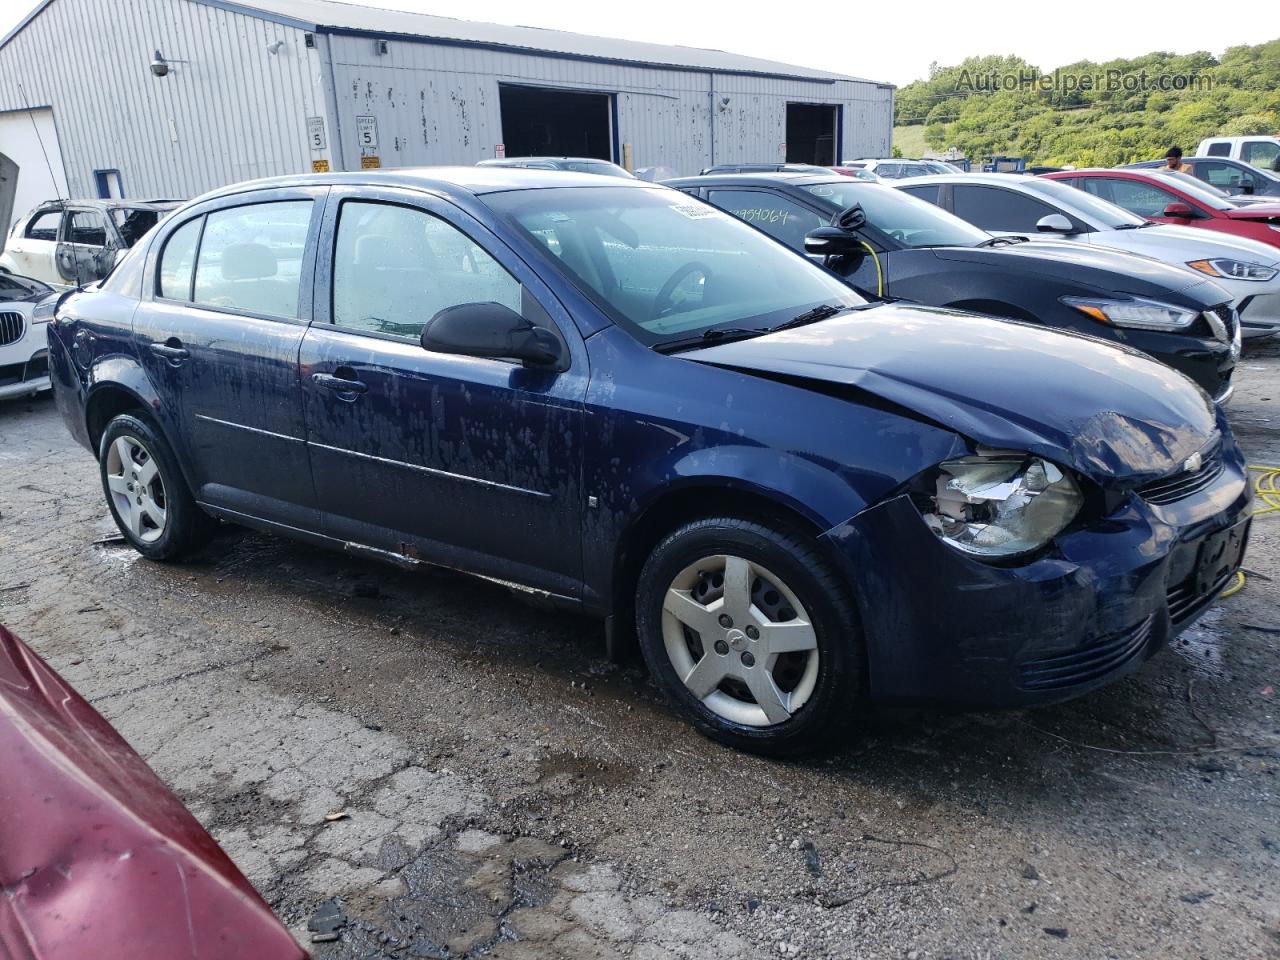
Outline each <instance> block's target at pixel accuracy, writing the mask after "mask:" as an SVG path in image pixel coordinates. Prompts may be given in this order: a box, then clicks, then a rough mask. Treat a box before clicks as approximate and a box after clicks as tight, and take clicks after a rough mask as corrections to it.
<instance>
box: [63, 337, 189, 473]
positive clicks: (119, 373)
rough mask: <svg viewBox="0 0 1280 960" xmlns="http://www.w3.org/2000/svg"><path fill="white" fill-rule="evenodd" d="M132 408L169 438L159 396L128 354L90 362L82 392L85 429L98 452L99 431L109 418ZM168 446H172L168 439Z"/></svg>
mask: <svg viewBox="0 0 1280 960" xmlns="http://www.w3.org/2000/svg"><path fill="white" fill-rule="evenodd" d="M130 409H134V410H138V411H140V412H142V413H145V414H146V415H147V416H148V417H149V418H150V419H151V420H152V422H154V423H155V424H156V427H157V428H158V429H160V430H161V431H162V432H164V433H165V435H166V439H169V432H170V431H169V430H168V425H167V424H165V423H164V422H163V417H162V416H161V415H160V412H159V411H160V398H159V397H158V396H156V393H155V391H154V390H153V389H151V382H150V381H149V380H148V379H147V375H146V373H145V372H144V371H143V369H142V368H141V367H140V366H139V365H138V363H137V361H136V360H134V359H133V358H132V357H126V356H119V355H116V356H108V357H104V358H102V359H101V360H99V361H98V362H97V363H95V364H93V366H92V367H91V368H90V371H89V376H88V389H87V390H86V391H85V399H84V418H85V430H86V432H87V433H88V437H89V442H90V444H91V445H92V448H93V453H94V456H95V457H96V456H97V455H98V443H99V441H100V440H101V439H102V431H103V430H105V429H106V427H107V424H108V423H110V422H111V419H112V417H115V416H118V415H119V414H121V413H124V412H126V411H127V410H130ZM170 445H171V446H172V445H173V441H172V439H170Z"/></svg>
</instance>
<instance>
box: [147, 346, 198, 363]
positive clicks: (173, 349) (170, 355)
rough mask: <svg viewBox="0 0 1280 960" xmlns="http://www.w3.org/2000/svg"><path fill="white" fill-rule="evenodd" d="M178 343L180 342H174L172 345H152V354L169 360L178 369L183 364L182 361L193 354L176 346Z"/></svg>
mask: <svg viewBox="0 0 1280 960" xmlns="http://www.w3.org/2000/svg"><path fill="white" fill-rule="evenodd" d="M178 342H179V341H177V340H174V341H173V342H172V343H153V344H151V352H152V353H154V354H155V355H156V356H157V357H162V358H164V359H165V360H168V361H169V362H170V363H171V364H173V365H174V366H175V367H176V366H177V365H178V364H180V363H182V361H184V360H186V359H187V358H188V357H189V356H191V354H190V353H188V352H187V348H186V347H181V346H176V344H177V343H178Z"/></svg>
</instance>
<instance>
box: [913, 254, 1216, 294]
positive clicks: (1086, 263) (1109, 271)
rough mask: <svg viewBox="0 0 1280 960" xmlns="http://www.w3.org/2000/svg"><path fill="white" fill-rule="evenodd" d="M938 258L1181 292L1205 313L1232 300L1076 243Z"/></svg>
mask: <svg viewBox="0 0 1280 960" xmlns="http://www.w3.org/2000/svg"><path fill="white" fill-rule="evenodd" d="M934 254H935V255H936V256H937V257H938V258H939V259H941V260H955V261H960V262H981V263H996V264H999V265H1001V266H1004V267H1006V268H1007V269H1010V270H1016V269H1023V270H1027V271H1034V272H1036V273H1037V274H1039V275H1041V276H1058V277H1062V278H1063V279H1066V280H1070V281H1073V282H1075V283H1082V284H1090V285H1093V286H1096V287H1100V288H1104V289H1106V290H1110V291H1115V292H1119V293H1129V294H1133V295H1136V296H1143V297H1157V298H1158V297H1160V296H1162V295H1165V296H1167V294H1168V292H1169V291H1176V292H1178V293H1182V294H1184V295H1185V296H1187V298H1188V300H1190V301H1192V302H1194V304H1195V305H1196V306H1197V307H1198V308H1199V309H1204V308H1205V307H1209V306H1217V305H1218V304H1220V303H1226V302H1227V301H1229V300H1230V299H1231V295H1230V294H1229V293H1227V292H1226V291H1225V290H1223V289H1222V288H1221V287H1219V286H1217V285H1216V284H1214V283H1213V281H1211V280H1208V279H1206V278H1205V277H1204V276H1202V275H1197V274H1195V273H1193V272H1191V271H1190V270H1187V269H1186V268H1184V267H1175V266H1173V265H1172V264H1169V263H1165V262H1164V261H1163V260H1157V259H1155V258H1154V257H1148V256H1143V255H1142V254H1138V253H1131V252H1129V251H1128V250H1118V249H1115V248H1113V247H1092V246H1088V245H1086V244H1082V243H1075V242H1073V241H1070V240H1028V241H1026V242H1024V243H1014V244H1009V245H1007V246H999V247H940V248H938V249H937V250H935V251H934ZM1187 305H1188V306H1189V305H1190V304H1187Z"/></svg>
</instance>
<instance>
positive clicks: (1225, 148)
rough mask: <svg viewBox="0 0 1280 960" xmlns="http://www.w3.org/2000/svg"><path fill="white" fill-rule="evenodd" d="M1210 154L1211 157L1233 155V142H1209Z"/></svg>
mask: <svg viewBox="0 0 1280 960" xmlns="http://www.w3.org/2000/svg"><path fill="white" fill-rule="evenodd" d="M1209 156H1211V157H1229V156H1231V144H1229V143H1227V141H1225V140H1218V141H1216V142H1215V143H1211V144H1209Z"/></svg>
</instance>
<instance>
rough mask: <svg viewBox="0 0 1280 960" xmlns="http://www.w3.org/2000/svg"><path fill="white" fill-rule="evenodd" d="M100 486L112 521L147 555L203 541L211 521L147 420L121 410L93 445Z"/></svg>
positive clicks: (190, 548) (181, 552)
mask: <svg viewBox="0 0 1280 960" xmlns="http://www.w3.org/2000/svg"><path fill="white" fill-rule="evenodd" d="M98 465H99V469H100V471H101V474H102V490H103V493H104V494H105V495H106V498H107V506H109V507H110V508H111V516H112V517H113V518H114V519H115V522H116V526H118V527H119V528H120V532H121V533H122V534H123V535H124V538H125V539H126V540H128V541H129V543H130V545H131V546H132V547H133V548H134V549H135V550H137V551H138V552H139V553H140V554H142V555H143V556H144V557H149V558H151V559H152V560H178V559H181V558H182V557H185V556H187V555H188V554H191V553H193V552H195V551H196V550H198V549H199V548H200V547H202V546H204V545H205V543H207V542H208V540H209V537H210V536H211V535H212V533H213V529H214V526H215V521H214V520H213V519H212V518H211V517H209V516H208V514H206V513H205V512H204V511H203V510H201V509H200V507H199V506H198V505H197V504H196V502H195V500H194V499H193V498H192V496H191V492H190V491H189V490H188V489H187V485H186V481H185V480H184V479H183V476H182V474H181V472H180V471H179V470H178V462H177V459H176V458H175V457H174V454H173V450H172V449H171V448H170V447H169V444H168V442H167V441H166V440H165V439H164V437H163V436H162V435H161V434H160V431H158V430H157V429H156V428H155V427H153V426H152V425H151V423H150V422H148V421H146V420H144V419H142V418H141V417H137V416H133V415H132V414H127V413H126V414H121V415H120V416H118V417H116V418H115V419H113V420H112V421H111V422H110V423H108V424H107V428H106V430H104V431H103V432H102V440H101V442H100V444H99V447H98Z"/></svg>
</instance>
